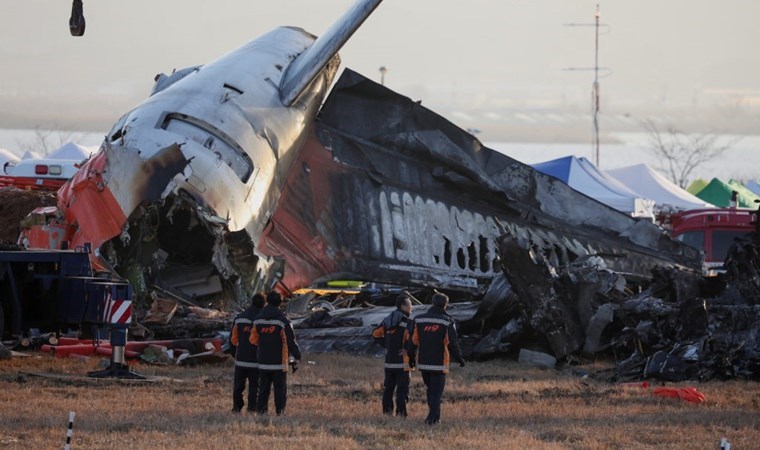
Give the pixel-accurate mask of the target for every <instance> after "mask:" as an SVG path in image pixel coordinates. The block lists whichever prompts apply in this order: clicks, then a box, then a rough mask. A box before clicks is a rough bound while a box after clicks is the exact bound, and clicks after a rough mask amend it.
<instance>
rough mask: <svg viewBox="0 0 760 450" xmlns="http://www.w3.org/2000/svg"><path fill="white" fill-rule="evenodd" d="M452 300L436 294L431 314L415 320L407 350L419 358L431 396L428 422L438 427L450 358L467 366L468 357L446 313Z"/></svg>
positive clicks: (428, 398) (423, 377) (429, 398)
mask: <svg viewBox="0 0 760 450" xmlns="http://www.w3.org/2000/svg"><path fill="white" fill-rule="evenodd" d="M448 304H449V298H448V297H447V296H446V295H445V294H441V293H436V294H434V295H433V299H432V306H431V307H430V309H429V310H428V312H426V313H424V314H420V315H418V316H417V317H415V318H414V322H413V324H412V338H411V339H410V340H409V342H408V343H407V350H408V351H409V353H410V354H411V355H413V354H415V352H416V356H417V368H418V369H420V372H422V381H423V382H424V383H425V387H426V393H427V405H428V415H427V417H426V418H425V423H426V424H428V425H434V424H437V423H438V422H439V421H440V420H441V398H442V397H443V388H444V387H445V386H446V374H447V373H448V372H449V358H450V356H451V357H453V358H454V359H455V360H456V361H458V362H459V366H460V367H464V364H465V363H464V358H462V351H461V350H460V349H459V342H458V338H457V330H456V327H455V326H454V319H452V318H451V316H449V315H448V313H446V308H447V307H448Z"/></svg>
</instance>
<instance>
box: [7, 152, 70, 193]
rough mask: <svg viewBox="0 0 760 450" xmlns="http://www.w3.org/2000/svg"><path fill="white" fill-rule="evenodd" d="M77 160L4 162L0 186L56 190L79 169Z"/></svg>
mask: <svg viewBox="0 0 760 450" xmlns="http://www.w3.org/2000/svg"><path fill="white" fill-rule="evenodd" d="M81 162H82V161H79V160H68V159H24V160H21V161H19V162H17V163H6V164H5V166H4V167H3V170H2V173H0V187H3V186H13V187H17V188H19V189H27V190H47V191H57V190H58V188H60V187H61V186H63V184H64V183H65V182H66V181H67V180H68V179H69V178H71V177H72V176H74V174H75V173H76V171H77V170H78V169H79V163H81Z"/></svg>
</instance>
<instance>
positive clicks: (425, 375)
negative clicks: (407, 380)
mask: <svg viewBox="0 0 760 450" xmlns="http://www.w3.org/2000/svg"><path fill="white" fill-rule="evenodd" d="M422 381H424V382H425V387H427V405H428V415H427V418H426V419H425V423H427V424H430V425H432V424H434V423H438V421H440V420H441V398H442V397H443V388H444V387H446V374H445V373H436V372H428V371H425V370H423V371H422Z"/></svg>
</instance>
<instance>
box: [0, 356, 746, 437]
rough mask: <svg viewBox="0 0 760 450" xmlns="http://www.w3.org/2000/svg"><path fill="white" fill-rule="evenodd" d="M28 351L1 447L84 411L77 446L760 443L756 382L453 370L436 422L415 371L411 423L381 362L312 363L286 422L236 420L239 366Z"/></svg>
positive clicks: (8, 370) (14, 368)
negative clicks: (387, 390)
mask: <svg viewBox="0 0 760 450" xmlns="http://www.w3.org/2000/svg"><path fill="white" fill-rule="evenodd" d="M32 355H33V356H30V357H27V358H19V357H16V358H14V359H11V360H7V361H0V405H2V414H0V447H5V448H56V447H58V448H60V447H62V446H63V444H64V442H65V436H66V426H67V420H68V415H69V411H74V412H75V413H76V418H75V421H74V428H73V441H72V442H73V447H72V448H75V449H76V448H114V447H125V446H128V447H130V448H172V449H174V448H183V449H184V448H189V449H195V448H241V449H242V448H272V449H278V448H506V449H511V448H520V449H524V448H531V449H534V448H541V449H543V448H549V449H560V448H584V449H587V448H590V449H606V448H634V449H635V448H654V447H656V448H673V449H683V448H690V449H701V448H704V449H716V448H718V446H719V443H720V440H721V438H724V437H725V438H727V439H728V441H729V442H731V444H732V446H733V448H736V449H745V448H757V443H758V442H760V384H758V383H752V382H739V381H731V382H711V383H704V384H695V385H694V387H696V388H697V389H698V390H699V391H700V392H702V393H704V395H705V397H706V401H705V402H704V403H701V404H693V403H688V402H685V401H682V400H680V399H673V398H660V397H656V396H654V395H652V392H653V389H654V386H652V387H648V388H641V387H625V386H621V385H615V384H610V383H602V382H598V381H595V380H593V379H590V378H584V377H580V376H579V375H578V374H579V373H581V372H580V371H579V370H578V369H577V368H575V369H573V370H565V371H556V370H539V369H534V368H526V367H524V366H520V365H518V364H516V363H514V362H511V361H492V362H487V363H470V364H468V365H467V366H466V367H465V368H459V367H455V368H453V369H452V373H451V374H450V375H449V377H448V379H447V384H446V391H445V393H444V402H443V405H442V422H441V424H439V425H437V426H434V427H429V426H427V425H424V423H423V419H424V417H425V414H426V412H427V410H426V405H425V393H424V386H423V383H422V380H421V377H420V375H419V373H414V374H413V375H412V383H411V392H410V397H411V398H410V404H409V413H410V415H409V417H408V418H406V419H400V418H396V417H384V416H382V415H381V414H380V410H381V408H380V395H381V391H382V373H383V369H382V361H381V360H379V359H372V358H366V357H353V356H348V355H335V354H316V355H313V354H312V355H305V357H304V359H303V361H302V363H303V364H302V367H301V369H299V371H298V372H296V373H295V374H289V375H288V380H289V387H288V390H289V397H288V406H287V414H286V415H285V416H283V417H277V416H274V417H273V416H258V415H247V414H242V415H234V414H232V413H231V412H230V408H231V400H230V390H231V387H232V376H233V366H232V362H231V361H229V362H227V363H226V364H223V365H217V366H201V367H189V368H185V367H158V366H147V365H137V366H136V367H135V369H136V370H138V371H140V372H141V373H143V374H145V375H150V376H158V377H163V378H159V379H157V380H156V381H152V382H130V381H112V380H93V379H88V378H83V377H81V376H80V375H83V374H85V373H86V372H87V371H89V370H95V369H97V366H98V362H99V361H98V360H96V359H82V360H77V359H54V358H52V357H50V356H48V355H42V354H39V353H34V354H32ZM591 369H594V368H592V367H585V368H584V370H588V371H590V370H591ZM33 372H42V373H43V374H47V375H49V377H41V376H36V375H30V373H33ZM61 375H64V376H61ZM669 386H671V387H685V386H687V384H673V385H669ZM270 401H271V400H270ZM270 408H272V406H270Z"/></svg>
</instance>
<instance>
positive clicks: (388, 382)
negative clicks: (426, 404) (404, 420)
mask: <svg viewBox="0 0 760 450" xmlns="http://www.w3.org/2000/svg"><path fill="white" fill-rule="evenodd" d="M394 391H396V415H397V416H404V417H406V401H407V399H408V398H409V372H406V371H405V370H404V369H385V389H384V390H383V414H393V392H394Z"/></svg>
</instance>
